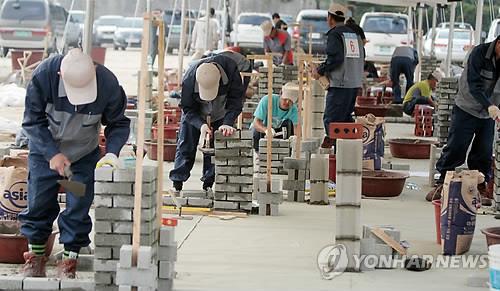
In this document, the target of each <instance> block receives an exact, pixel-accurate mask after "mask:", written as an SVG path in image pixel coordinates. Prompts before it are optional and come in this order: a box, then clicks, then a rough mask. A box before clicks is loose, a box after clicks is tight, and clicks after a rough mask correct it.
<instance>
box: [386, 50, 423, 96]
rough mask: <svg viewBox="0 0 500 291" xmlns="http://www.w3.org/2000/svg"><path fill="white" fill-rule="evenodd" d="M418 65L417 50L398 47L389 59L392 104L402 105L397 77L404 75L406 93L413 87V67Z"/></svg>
mask: <svg viewBox="0 0 500 291" xmlns="http://www.w3.org/2000/svg"><path fill="white" fill-rule="evenodd" d="M417 65H418V53H417V50H416V49H414V48H412V47H409V46H398V47H397V48H396V49H395V50H394V53H393V54H392V58H391V68H390V77H391V81H392V91H393V93H394V100H393V103H394V104H401V103H403V99H402V97H401V85H400V84H399V76H400V75H401V74H404V76H405V78H406V92H408V90H410V88H411V86H413V78H414V73H415V67H416V66H417Z"/></svg>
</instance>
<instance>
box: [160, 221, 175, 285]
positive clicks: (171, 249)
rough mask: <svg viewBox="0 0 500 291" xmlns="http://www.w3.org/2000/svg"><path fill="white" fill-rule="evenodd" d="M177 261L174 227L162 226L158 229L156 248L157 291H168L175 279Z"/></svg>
mask: <svg viewBox="0 0 500 291" xmlns="http://www.w3.org/2000/svg"><path fill="white" fill-rule="evenodd" d="M176 261H177V242H176V241H175V227H174V226H167V225H163V226H162V227H161V229H160V239H159V246H158V290H159V291H160V290H161V291H170V290H172V288H173V284H174V278H175V274H176V272H175V262H176Z"/></svg>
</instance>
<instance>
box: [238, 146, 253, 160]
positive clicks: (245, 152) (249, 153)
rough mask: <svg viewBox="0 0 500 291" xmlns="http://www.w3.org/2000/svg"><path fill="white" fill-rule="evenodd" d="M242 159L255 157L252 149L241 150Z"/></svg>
mask: <svg viewBox="0 0 500 291" xmlns="http://www.w3.org/2000/svg"><path fill="white" fill-rule="evenodd" d="M240 157H244V158H251V157H253V149H252V148H240Z"/></svg>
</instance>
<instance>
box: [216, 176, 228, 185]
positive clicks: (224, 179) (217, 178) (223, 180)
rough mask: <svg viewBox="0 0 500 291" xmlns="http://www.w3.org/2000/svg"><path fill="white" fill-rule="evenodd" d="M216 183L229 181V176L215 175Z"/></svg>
mask: <svg viewBox="0 0 500 291" xmlns="http://www.w3.org/2000/svg"><path fill="white" fill-rule="evenodd" d="M215 183H222V184H223V183H227V176H224V175H215Z"/></svg>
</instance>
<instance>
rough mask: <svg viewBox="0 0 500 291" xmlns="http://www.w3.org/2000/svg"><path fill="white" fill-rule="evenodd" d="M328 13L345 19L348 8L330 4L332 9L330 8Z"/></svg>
mask: <svg viewBox="0 0 500 291" xmlns="http://www.w3.org/2000/svg"><path fill="white" fill-rule="evenodd" d="M328 13H330V14H333V15H335V16H339V17H343V18H345V17H346V13H347V8H346V7H345V6H343V5H341V4H338V3H332V4H330V8H328Z"/></svg>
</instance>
